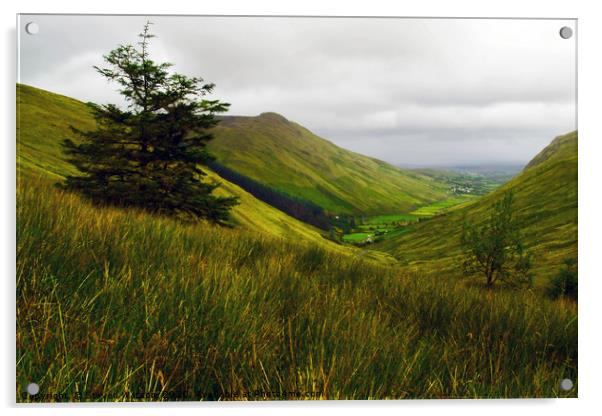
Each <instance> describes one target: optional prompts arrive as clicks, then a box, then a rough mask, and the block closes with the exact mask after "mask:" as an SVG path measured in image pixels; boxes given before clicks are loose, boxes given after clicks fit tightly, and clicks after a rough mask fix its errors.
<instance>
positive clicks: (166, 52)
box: [16, 15, 578, 402]
mask: <svg viewBox="0 0 602 416" xmlns="http://www.w3.org/2000/svg"><path fill="white" fill-rule="evenodd" d="M576 23H577V22H576V21H574V20H559V19H554V20H537V19H518V20H512V19H497V20H496V19H433V18H428V19H427V18H424V19H422V18H421V19H417V18H412V19H410V18H324V17H315V18H310V17H212V16H106V15H105V16H92V15H89V16H83V15H78V16H73V15H21V16H20V17H19V21H18V25H19V29H18V33H19V75H18V77H19V79H18V84H17V101H18V106H17V109H18V113H17V118H18V119H17V121H18V123H17V125H18V131H17V170H18V184H17V232H18V240H17V276H16V279H17V285H16V287H17V305H16V306H17V331H16V343H17V345H16V357H17V363H16V389H17V400H18V401H19V402H38V401H41V402H47V401H49V402H53V401H57V402H70V401H179V400H186V401H198V400H300V399H302V400H306V399H308V400H317V399H328V400H336V399H435V398H534V397H535V398H537V397H576V396H577V386H578V377H577V263H576V261H577V131H576V100H575V98H576V73H575V68H576V38H577V25H576ZM562 28H564V29H562Z"/></svg>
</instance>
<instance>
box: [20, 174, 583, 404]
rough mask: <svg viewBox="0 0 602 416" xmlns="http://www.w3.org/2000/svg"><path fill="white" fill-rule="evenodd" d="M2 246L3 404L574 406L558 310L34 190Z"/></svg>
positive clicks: (570, 315) (572, 334)
mask: <svg viewBox="0 0 602 416" xmlns="http://www.w3.org/2000/svg"><path fill="white" fill-rule="evenodd" d="M17 232H18V239H17V283H16V288H17V293H16V298H17V333H16V342H17V345H16V358H17V370H16V378H17V386H16V388H17V400H18V401H35V400H46V401H54V400H63V401H66V400H72V401H95V400H98V401H122V400H134V401H135V400H216V399H238V400H247V399H255V400H265V399H272V400H274V399H299V398H301V399H309V398H314V399H367V398H374V399H384V398H461V397H464V398H476V397H496V398H499V397H558V396H561V397H566V396H569V397H575V396H576V395H577V389H576V388H575V389H573V390H571V391H570V392H564V391H562V390H560V388H559V380H561V379H563V378H566V377H568V378H571V379H572V380H573V381H575V383H576V385H577V369H576V365H577V344H576V339H577V320H576V314H577V310H576V305H575V304H573V303H570V302H564V301H550V300H546V299H544V298H542V297H539V296H537V295H535V294H533V293H529V292H521V293H515V292H489V293H486V292H485V291H482V290H480V289H477V288H466V287H464V286H463V285H460V284H458V283H457V282H456V281H455V280H454V279H430V278H426V277H420V276H416V275H402V274H400V272H399V269H397V268H393V267H385V266H379V265H376V264H374V263H372V262H365V261H362V260H358V259H353V258H350V257H348V256H341V255H339V254H337V253H333V252H332V251H330V250H323V249H320V248H317V247H304V246H299V245H295V244H291V243H287V242H285V241H283V240H281V239H274V238H271V237H269V236H266V235H263V234H258V233H253V232H249V231H247V230H245V229H242V228H237V229H224V228H220V227H215V226H211V225H208V224H198V225H196V226H184V225H182V224H180V223H177V222H174V221H172V220H169V219H165V218H157V217H154V216H152V215H149V214H146V213H143V212H139V211H137V210H123V209H114V208H95V207H92V206H91V205H89V204H87V203H86V202H84V201H82V200H81V199H80V198H79V197H77V196H75V195H72V194H66V193H63V192H61V191H59V190H56V189H53V188H48V187H47V186H46V184H45V183H41V184H40V183H38V182H36V181H33V180H28V183H27V186H23V187H20V188H19V189H18V193H17ZM542 323H545V324H542ZM32 380H33V381H35V382H37V383H38V384H39V385H40V394H39V395H38V396H33V397H32V396H27V395H26V394H24V393H23V391H24V386H26V385H27V383H29V382H31V381H32Z"/></svg>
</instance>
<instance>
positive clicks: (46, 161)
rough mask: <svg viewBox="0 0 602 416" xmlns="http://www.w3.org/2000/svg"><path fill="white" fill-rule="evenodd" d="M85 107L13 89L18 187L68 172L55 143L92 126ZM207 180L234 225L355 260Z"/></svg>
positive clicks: (316, 233)
mask: <svg viewBox="0 0 602 416" xmlns="http://www.w3.org/2000/svg"><path fill="white" fill-rule="evenodd" d="M94 124H95V122H94V119H93V118H92V117H91V115H90V113H89V110H88V107H87V106H86V105H85V104H84V103H82V102H80V101H77V100H74V99H72V98H69V97H65V96H62V95H58V94H53V93H51V92H48V91H44V90H40V89H38V88H34V87H30V86H27V85H17V137H18V140H17V172H18V181H19V186H22V185H21V184H23V183H26V182H27V181H39V180H42V181H45V182H48V186H51V184H52V183H54V182H56V181H57V180H58V179H60V178H61V177H63V176H65V175H67V174H71V173H74V172H75V170H74V168H73V166H72V165H70V164H69V163H68V162H66V161H65V158H64V155H63V154H62V152H61V149H60V146H59V143H60V142H61V141H62V140H63V139H64V138H66V137H69V136H70V128H69V126H70V125H71V126H74V127H77V128H79V129H90V128H93V127H94ZM208 175H209V178H211V179H213V180H215V181H217V182H220V183H221V187H220V188H218V189H217V190H216V193H217V194H219V195H235V196H238V197H239V198H240V205H238V206H236V207H234V209H233V210H232V217H233V220H234V222H235V223H236V224H237V225H238V226H241V227H243V228H247V229H251V230H254V231H256V232H258V233H260V234H263V235H269V236H272V237H278V238H287V239H289V240H291V241H298V242H301V243H306V244H312V245H319V246H321V247H326V248H328V249H330V250H333V251H337V252H342V253H346V254H352V255H355V254H357V253H359V250H358V249H355V248H353V247H348V246H341V245H338V244H336V243H333V242H332V241H330V240H327V239H325V238H324V237H323V236H322V233H321V232H320V230H318V229H317V228H315V227H312V226H310V225H308V224H305V223H303V222H301V221H298V220H296V219H294V218H292V217H290V216H288V215H286V214H285V213H283V212H281V211H279V210H277V209H275V208H273V207H271V206H270V205H268V204H266V203H264V202H262V201H259V200H258V199H256V198H255V197H253V196H252V195H251V194H249V193H248V192H246V191H244V190H243V189H241V188H240V187H238V186H237V185H234V184H232V183H230V182H228V181H226V180H224V179H222V178H221V177H219V176H218V175H217V174H216V173H214V172H211V171H208ZM364 254H365V255H366V256H367V257H371V258H377V259H379V260H385V261H387V262H390V258H389V256H388V255H386V254H381V253H372V252H370V253H367V254H366V253H364Z"/></svg>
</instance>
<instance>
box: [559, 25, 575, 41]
mask: <svg viewBox="0 0 602 416" xmlns="http://www.w3.org/2000/svg"><path fill="white" fill-rule="evenodd" d="M571 36H573V29H571V28H570V27H568V26H563V27H561V28H560V37H561V38H562V39H569V38H570V37H571Z"/></svg>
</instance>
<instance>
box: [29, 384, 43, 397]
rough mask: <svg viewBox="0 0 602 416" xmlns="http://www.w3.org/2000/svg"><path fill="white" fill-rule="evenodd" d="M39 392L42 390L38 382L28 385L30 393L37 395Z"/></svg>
mask: <svg viewBox="0 0 602 416" xmlns="http://www.w3.org/2000/svg"><path fill="white" fill-rule="evenodd" d="M39 392H40V386H38V383H29V384H28V385H27V393H28V394H29V395H31V396H35V395H36V394H38V393H39Z"/></svg>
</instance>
